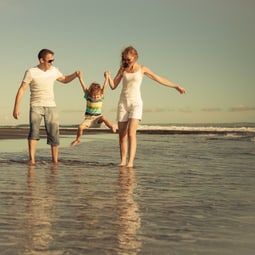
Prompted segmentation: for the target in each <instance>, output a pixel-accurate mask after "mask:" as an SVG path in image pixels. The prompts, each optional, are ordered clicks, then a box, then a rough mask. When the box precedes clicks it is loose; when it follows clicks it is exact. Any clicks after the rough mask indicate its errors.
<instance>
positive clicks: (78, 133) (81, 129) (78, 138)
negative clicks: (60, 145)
mask: <svg viewBox="0 0 255 255" xmlns="http://www.w3.org/2000/svg"><path fill="white" fill-rule="evenodd" d="M84 129H85V126H83V125H79V127H78V129H77V133H76V139H75V140H74V141H72V142H71V146H75V145H76V144H78V143H79V142H80V141H81V136H82V134H83V130H84Z"/></svg>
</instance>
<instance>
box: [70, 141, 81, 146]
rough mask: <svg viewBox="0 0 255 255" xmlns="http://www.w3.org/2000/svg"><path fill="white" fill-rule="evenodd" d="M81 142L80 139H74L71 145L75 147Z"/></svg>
mask: <svg viewBox="0 0 255 255" xmlns="http://www.w3.org/2000/svg"><path fill="white" fill-rule="evenodd" d="M79 142H80V140H74V141H72V142H71V144H70V146H71V147H73V146H75V145H76V144H78V143H79Z"/></svg>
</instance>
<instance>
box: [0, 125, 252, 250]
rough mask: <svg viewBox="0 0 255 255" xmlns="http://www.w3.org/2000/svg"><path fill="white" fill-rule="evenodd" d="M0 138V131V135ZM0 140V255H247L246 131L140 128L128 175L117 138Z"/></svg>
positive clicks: (248, 174) (244, 127) (249, 164)
mask: <svg viewBox="0 0 255 255" xmlns="http://www.w3.org/2000/svg"><path fill="white" fill-rule="evenodd" d="M0 132H1V129H0ZM74 137H75V135H64V134H63V135H61V146H60V151H59V161H60V162H59V164H58V165H54V164H52V163H51V155H50V148H49V147H48V146H47V145H46V141H45V139H44V138H43V139H41V140H40V141H39V143H38V148H37V153H36V159H37V164H36V165H35V166H29V165H28V164H27V140H26V137H24V139H0V144H1V147H0V148H1V149H0V150H1V154H0V171H1V178H0V226H1V228H0V254H1V255H2V254H4V255H5V254H11V255H15V254H22V255H30V254H31V255H32V254H40V255H41V254H42V255H44V254H45V255H60V254H61V255H62V254H63V255H69V254H70V255H71V254H76V255H77V254H96V255H101V254H111V255H112V254H113V255H114V254H117V255H138V254H142V255H143V254H145V255H149V254H153V255H154V254H160V255H165V254H169V255H193V254H197V255H221V254H222V255H223V254H224V255H226V254H227V255H235V254H237V255H240V254H244V255H251V254H254V250H255V243H254V240H255V124H254V123H248V124H247V123H246V124H245V125H244V124H243V123H232V124H214V125H212V124H203V125H201V124H197V125H195V124H193V125H183V124H182V125H141V126H140V127H139V130H138V133H137V140H138V147H137V154H136V159H135V166H134V168H125V167H122V168H121V167H119V166H118V164H119V160H120V158H119V148H118V135H117V134H113V133H109V132H98V133H97V132H96V131H95V132H93V133H88V134H87V135H86V134H85V135H84V136H83V137H82V141H81V143H80V144H78V145H77V146H75V147H70V146H69V144H70V142H71V141H72V140H73V139H74Z"/></svg>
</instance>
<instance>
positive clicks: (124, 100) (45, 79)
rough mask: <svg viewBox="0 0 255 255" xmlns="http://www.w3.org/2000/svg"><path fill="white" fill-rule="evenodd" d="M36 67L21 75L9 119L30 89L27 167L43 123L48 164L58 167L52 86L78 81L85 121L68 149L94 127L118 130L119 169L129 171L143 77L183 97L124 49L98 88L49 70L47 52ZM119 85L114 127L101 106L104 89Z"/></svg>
mask: <svg viewBox="0 0 255 255" xmlns="http://www.w3.org/2000/svg"><path fill="white" fill-rule="evenodd" d="M38 60H39V64H38V65H37V66H35V67H31V68H30V69H28V70H27V71H26V72H25V75H24V78H23V80H22V83H21V85H20V87H19V89H18V92H17V95H16V98H15V103H14V109H13V117H14V118H15V119H18V118H19V116H20V102H21V100H22V97H23V94H24V92H25V91H26V89H27V88H28V87H29V88H30V111H29V126H30V128H29V134H28V149H29V163H30V164H32V165H33V164H35V153H36V145H37V141H38V140H39V139H40V125H41V121H42V119H44V124H45V130H46V134H47V144H49V145H50V146H51V155H52V162H53V163H55V164H56V163H58V149H59V119H58V112H57V108H56V103H55V99H54V88H53V87H54V82H55V81H56V80H57V81H59V82H62V83H69V82H71V81H73V80H74V79H75V78H78V79H79V82H80V84H81V87H82V90H83V92H84V98H85V99H86V102H87V105H86V111H85V117H84V119H83V121H82V122H81V124H80V125H79V126H78V129H77V135H76V138H75V140H74V141H73V142H72V143H71V146H75V145H76V144H78V143H79V142H80V139H81V136H82V134H83V131H84V130H85V129H86V128H89V127H92V126H94V125H96V124H100V123H105V125H106V126H107V127H109V128H110V129H111V130H112V132H116V131H117V129H118V134H119V149H120V166H127V167H133V166H134V159H135V154H136V147H137V141H136V131H137V128H138V125H139V122H140V121H141V119H142V113H143V101H142V97H141V89H140V87H141V83H142V79H143V76H144V75H146V76H147V77H149V78H150V79H152V80H154V81H156V82H158V83H159V84H162V85H164V86H167V87H171V88H174V89H176V90H177V91H178V92H180V93H181V94H185V93H186V91H185V89H184V88H182V87H180V86H178V85H177V84H175V83H173V82H171V81H169V80H167V79H165V78H163V77H161V76H159V75H157V74H155V73H154V72H153V71H151V70H150V69H149V68H148V67H146V66H144V65H140V64H138V63H137V60H138V52H137V50H136V49H135V48H134V47H132V46H128V47H126V48H125V49H124V50H122V52H121V61H120V68H119V70H118V72H117V74H116V76H115V77H114V79H112V78H111V75H110V72H109V71H105V72H104V78H105V80H104V84H103V86H102V87H101V86H100V84H98V83H92V84H91V85H90V86H89V87H87V85H86V84H85V82H84V80H83V76H82V72H81V71H75V72H74V73H72V74H70V75H64V74H62V73H61V72H60V71H59V70H58V69H57V68H56V67H54V66H53V62H54V52H53V51H51V50H49V49H42V50H41V51H40V52H39V53H38ZM121 81H122V90H121V93H120V97H119V102H118V108H117V121H118V127H116V126H115V125H114V124H112V123H111V122H110V121H109V120H108V119H107V118H106V117H105V116H103V115H102V102H103V99H104V94H105V91H106V88H107V86H108V85H109V86H110V88H111V89H112V90H114V89H116V88H117V87H118V85H119V84H120V82H121Z"/></svg>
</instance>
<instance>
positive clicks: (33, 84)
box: [23, 66, 63, 107]
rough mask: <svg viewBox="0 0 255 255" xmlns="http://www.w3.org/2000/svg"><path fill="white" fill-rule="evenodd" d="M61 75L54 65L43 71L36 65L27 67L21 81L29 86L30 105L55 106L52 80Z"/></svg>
mask: <svg viewBox="0 0 255 255" xmlns="http://www.w3.org/2000/svg"><path fill="white" fill-rule="evenodd" d="M62 76H63V74H62V73H61V72H60V71H59V70H58V68H56V67H54V66H52V67H51V68H50V69H48V70H47V71H43V70H41V69H40V68H39V67H37V66H35V67H32V68H30V69H28V70H27V71H26V73H25V75H24V78H23V82H25V83H28V84H29V86H30V106H44V107H54V106H56V102H55V98H54V82H55V81H56V80H57V79H58V78H60V77H62Z"/></svg>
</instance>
